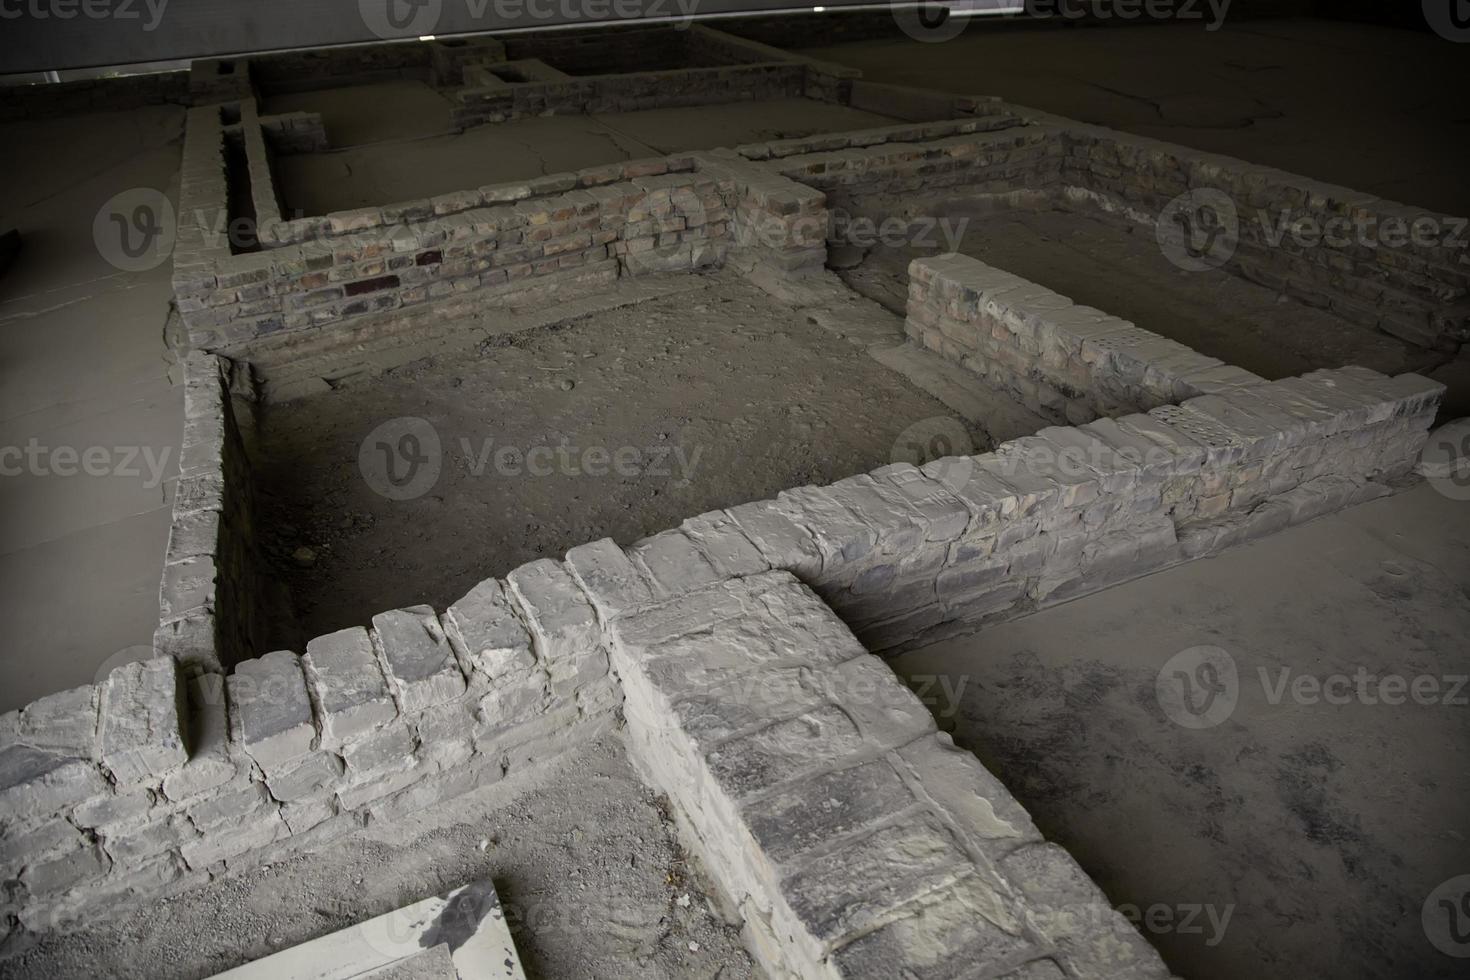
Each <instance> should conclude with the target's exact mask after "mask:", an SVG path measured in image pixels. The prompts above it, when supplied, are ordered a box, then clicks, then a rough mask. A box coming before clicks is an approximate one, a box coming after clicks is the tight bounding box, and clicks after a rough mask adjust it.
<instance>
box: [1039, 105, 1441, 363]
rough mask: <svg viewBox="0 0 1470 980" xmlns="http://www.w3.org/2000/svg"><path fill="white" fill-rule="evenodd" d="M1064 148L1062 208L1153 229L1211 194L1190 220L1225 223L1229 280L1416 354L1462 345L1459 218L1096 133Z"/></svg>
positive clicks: (1073, 129) (1082, 132) (1091, 129)
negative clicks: (1388, 338)
mask: <svg viewBox="0 0 1470 980" xmlns="http://www.w3.org/2000/svg"><path fill="white" fill-rule="evenodd" d="M1051 118H1052V119H1053V121H1055V117H1051ZM1065 143H1066V159H1065V163H1064V165H1063V167H1062V182H1063V184H1064V185H1065V186H1066V193H1067V194H1068V195H1069V196H1071V197H1074V198H1080V199H1082V200H1088V201H1091V202H1093V203H1097V204H1100V205H1101V206H1102V207H1104V208H1105V209H1107V210H1114V211H1119V212H1121V213H1123V214H1125V215H1126V216H1128V217H1129V218H1131V219H1133V220H1135V221H1138V222H1140V223H1143V224H1148V225H1153V224H1155V223H1156V222H1157V221H1158V219H1159V216H1160V214H1161V213H1164V212H1165V209H1166V206H1167V205H1168V204H1169V202H1170V201H1171V200H1172V199H1173V198H1175V197H1177V196H1178V195H1180V194H1185V193H1187V192H1202V191H1215V192H1219V195H1222V196H1223V202H1222V201H1221V199H1220V197H1214V198H1212V197H1199V198H1198V199H1197V203H1196V205H1195V207H1194V209H1193V210H1194V211H1195V213H1196V214H1197V212H1198V209H1199V208H1201V207H1209V208H1213V209H1216V210H1226V211H1233V212H1234V213H1233V215H1231V214H1228V213H1227V214H1223V215H1219V216H1218V218H1217V219H1216V220H1220V221H1226V222H1229V223H1230V224H1231V225H1232V226H1233V227H1234V228H1235V229H1236V230H1237V238H1238V240H1237V241H1236V242H1235V244H1234V246H1233V251H1232V252H1231V253H1230V255H1229V257H1228V261H1227V262H1226V268H1228V269H1229V270H1230V271H1232V272H1235V273H1236V274H1238V275H1241V276H1243V277H1245V278H1247V279H1250V280H1253V281H1255V282H1259V283H1262V284H1263V285H1266V286H1269V287H1271V288H1273V289H1277V290H1280V291H1282V292H1285V293H1288V294H1290V295H1291V296H1293V297H1295V298H1296V299H1299V300H1301V301H1303V302H1306V303H1309V304H1311V305H1313V306H1318V307H1322V308H1326V309H1330V310H1332V311H1333V312H1334V313H1336V314H1338V315H1340V316H1342V317H1343V318H1344V319H1346V320H1350V321H1352V322H1354V323H1360V324H1363V325H1365V326H1372V327H1377V328H1378V329H1380V330H1383V331H1384V332H1386V333H1390V334H1393V335H1394V336H1397V337H1401V338H1403V339H1404V340H1408V341H1410V342H1411V343H1415V344H1418V345H1420V346H1423V347H1434V348H1440V349H1447V350H1453V349H1455V348H1456V347H1457V346H1458V345H1459V344H1461V343H1463V342H1464V341H1465V340H1467V339H1470V299H1467V296H1470V265H1467V264H1466V256H1467V254H1470V236H1467V234H1466V228H1467V222H1466V219H1465V218H1462V217H1453V216H1449V215H1442V214H1437V213H1435V212H1430V211H1426V210H1425V209H1423V208H1416V207H1412V206H1410V205H1406V204H1400V203H1398V202H1395V201H1385V200H1382V199H1380V198H1377V197H1374V196H1373V195H1372V194H1367V193H1364V192H1362V191H1354V190H1351V189H1349V188H1346V187H1338V186H1335V185H1331V184H1325V183H1323V182H1321V181H1315V180H1311V179H1309V178H1306V177H1300V176H1297V175H1295V174H1289V173H1286V172H1284V171H1280V170H1274V169H1272V168H1269V167H1261V166H1256V165H1253V164H1249V163H1246V162H1245V161H1242V160H1236V159H1232V158H1229V157H1222V156H1216V155H1213V154H1208V153H1200V152H1196V151H1193V150H1187V149H1185V148H1183V147H1179V146H1175V145H1173V144H1169V143H1162V142H1159V141H1157V140H1149V139H1144V138H1141V137H1135V136H1129V135H1126V134H1123V133H1118V132H1114V131H1112V130H1107V129H1102V128H1101V127H1095V126H1084V125H1081V124H1078V123H1070V124H1069V125H1067V127H1066V141H1065ZM1222 203H1225V207H1220V205H1221V204H1222ZM1185 217H1186V220H1188V214H1186V215H1185ZM1297 222H1301V223H1302V224H1301V225H1300V227H1301V228H1302V229H1305V233H1304V237H1301V240H1300V241H1299V240H1298V238H1299V235H1298V234H1297V233H1294V232H1293V231H1292V228H1293V227H1294V226H1295V225H1296V223H1297ZM1314 229H1315V231H1314ZM1416 229H1417V230H1416ZM1192 230H1193V231H1194V232H1195V233H1196V236H1197V237H1198V238H1199V240H1200V241H1201V242H1203V241H1206V240H1207V239H1205V238H1204V237H1203V236H1205V235H1206V234H1207V231H1208V229H1205V228H1199V227H1196V228H1194V229H1192Z"/></svg>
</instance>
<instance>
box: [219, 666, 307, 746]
mask: <svg viewBox="0 0 1470 980" xmlns="http://www.w3.org/2000/svg"><path fill="white" fill-rule="evenodd" d="M228 689H229V695H230V705H231V708H232V711H231V715H232V720H231V724H232V725H233V726H235V728H236V729H237V730H238V731H239V735H240V738H239V741H240V744H241V745H242V746H243V747H244V748H245V751H246V752H248V753H250V756H251V758H253V759H254V760H255V761H256V763H257V764H259V765H260V767H261V768H262V769H264V770H267V771H269V770H271V769H276V768H280V767H282V766H284V765H285V764H287V763H289V762H291V761H292V760H293V759H297V758H300V757H301V756H303V755H305V754H306V753H307V752H309V751H310V750H311V747H312V745H313V743H314V742H315V741H316V727H315V725H314V724H313V721H312V713H311V698H310V697H309V696H308V694H307V691H306V678H305V676H304V675H303V674H302V671H301V662H300V660H299V659H298V658H297V656H296V655H295V654H294V653H292V652H290V651H289V650H277V651H276V652H275V653H268V654H266V655H265V656H264V657H260V658H258V659H255V660H246V661H244V662H243V663H241V664H240V665H239V666H237V667H236V668H235V672H234V673H233V674H231V675H230V677H229V681H228Z"/></svg>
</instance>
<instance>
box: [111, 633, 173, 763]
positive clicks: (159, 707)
mask: <svg viewBox="0 0 1470 980" xmlns="http://www.w3.org/2000/svg"><path fill="white" fill-rule="evenodd" d="M101 687H102V699H101V700H102V708H101V723H100V726H99V729H98V736H97V740H98V749H99V754H100V755H101V758H102V762H103V764H104V765H105V766H107V768H108V769H109V770H111V771H112V775H113V777H114V778H115V779H116V780H117V782H118V784H119V785H124V784H130V783H139V782H144V781H146V780H150V779H159V778H162V777H163V776H166V775H168V774H169V773H170V772H172V771H173V770H175V769H177V768H178V767H179V766H181V765H183V764H184V762H185V761H186V760H187V758H188V752H187V751H186V749H185V744H184V732H183V724H182V723H183V721H184V719H185V717H187V711H188V708H187V706H186V705H187V699H186V695H185V689H184V685H183V678H182V677H181V676H180V674H179V665H178V663H177V662H176V661H174V660H172V659H170V658H164V657H155V658H153V659H151V660H146V661H140V662H135V663H130V664H124V665H123V666H121V667H119V668H117V669H116V670H114V671H113V672H112V673H111V674H109V675H108V677H107V680H106V681H104V682H103V684H102V685H101Z"/></svg>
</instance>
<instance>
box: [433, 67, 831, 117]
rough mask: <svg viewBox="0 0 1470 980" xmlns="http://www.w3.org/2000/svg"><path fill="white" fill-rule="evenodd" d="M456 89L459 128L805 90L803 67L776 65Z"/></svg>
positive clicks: (746, 99) (779, 96)
mask: <svg viewBox="0 0 1470 980" xmlns="http://www.w3.org/2000/svg"><path fill="white" fill-rule="evenodd" d="M496 82H497V84H494V85H492V86H490V87H486V88H470V89H461V90H459V91H457V92H455V93H454V95H453V97H454V99H455V101H456V102H457V103H458V105H456V106H455V108H454V110H453V112H452V114H451V118H452V119H453V122H454V124H455V125H456V126H458V127H470V126H479V125H483V124H486V123H497V122H506V121H507V120H511V119H524V118H527V117H530V116H545V115H553V114H555V115H566V114H578V113H594V112H636V111H639V110H641V109H665V108H674V107H678V106H696V105H718V104H721V103H728V102H749V101H759V100H765V99H788V98H797V97H799V96H801V95H802V94H803V92H804V91H805V88H806V70H805V68H804V67H803V66H802V65H799V64H792V63H790V62H784V61H783V62H775V63H771V64H763V65H749V64H747V65H727V66H721V67H714V68H679V69H671V70H668V71H642V72H634V73H627V74H610V75H582V76H577V77H575V78H569V79H566V80H564V81H536V82H516V83H501V82H500V80H498V79H497V80H496Z"/></svg>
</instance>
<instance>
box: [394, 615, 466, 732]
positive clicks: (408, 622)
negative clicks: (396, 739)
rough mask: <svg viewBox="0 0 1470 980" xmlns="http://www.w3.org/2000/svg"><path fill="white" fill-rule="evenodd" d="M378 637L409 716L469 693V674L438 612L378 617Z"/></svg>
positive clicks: (401, 705)
mask: <svg viewBox="0 0 1470 980" xmlns="http://www.w3.org/2000/svg"><path fill="white" fill-rule="evenodd" d="M372 636H373V646H374V648H375V649H376V650H377V653H378V657H379V660H380V662H381V663H382V665H383V668H384V670H383V673H384V674H385V675H386V676H387V678H388V683H389V685H390V687H391V688H392V689H393V694H394V696H395V697H396V698H397V700H398V704H399V707H400V708H401V710H402V711H403V712H405V713H412V712H415V711H422V710H423V709H424V708H428V707H432V706H433V705H436V704H443V703H444V702H445V701H452V700H453V699H455V698H457V697H459V696H460V695H462V694H464V692H465V679H464V674H463V673H462V672H461V671H460V667H459V661H458V659H456V657H455V656H454V650H453V648H452V647H451V646H450V643H449V639H448V637H446V636H445V635H444V628H443V627H442V626H441V625H440V623H439V617H438V616H436V615H435V614H434V610H433V609H431V608H429V607H428V606H411V607H409V608H407V609H394V610H390V611H389V612H383V613H378V614H377V615H376V616H374V617H373V633H372Z"/></svg>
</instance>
